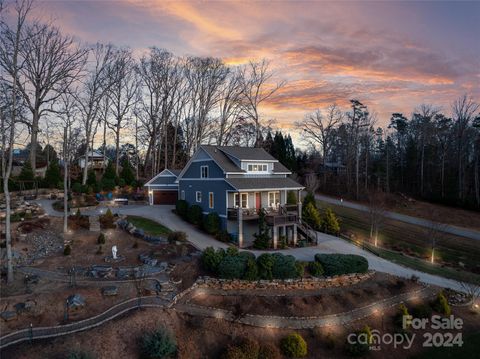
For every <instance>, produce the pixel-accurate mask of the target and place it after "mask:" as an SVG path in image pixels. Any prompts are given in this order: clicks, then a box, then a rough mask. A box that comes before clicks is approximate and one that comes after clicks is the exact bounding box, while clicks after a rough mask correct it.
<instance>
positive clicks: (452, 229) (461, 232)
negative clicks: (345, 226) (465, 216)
mask: <svg viewBox="0 0 480 359" xmlns="http://www.w3.org/2000/svg"><path fill="white" fill-rule="evenodd" d="M315 198H316V199H318V200H320V201H324V202H327V203H331V204H334V205H336V206H343V207H347V208H352V209H356V210H359V211H363V212H368V211H369V209H368V207H367V206H365V205H363V204H359V203H354V202H349V201H345V200H339V199H336V198H332V197H328V196H323V195H321V194H316V195H315ZM385 217H387V218H390V219H394V220H397V221H401V222H405V223H410V224H415V225H417V226H421V227H427V228H428V227H431V226H432V222H431V221H429V220H427V219H423V218H418V217H412V216H407V215H405V214H400V213H397V212H390V211H386V212H385ZM439 228H441V229H442V231H443V232H445V233H449V234H454V235H456V236H461V237H466V238H470V239H476V240H479V241H480V232H479V231H476V230H473V229H467V228H462V227H457V226H452V225H450V224H442V226H441V227H439Z"/></svg>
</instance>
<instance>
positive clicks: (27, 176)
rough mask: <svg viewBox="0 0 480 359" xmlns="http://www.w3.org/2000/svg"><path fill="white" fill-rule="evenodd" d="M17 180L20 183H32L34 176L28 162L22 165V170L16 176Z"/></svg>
mask: <svg viewBox="0 0 480 359" xmlns="http://www.w3.org/2000/svg"><path fill="white" fill-rule="evenodd" d="M18 179H19V180H22V181H33V180H34V179H35V174H34V173H33V169H32V165H31V164H30V161H26V162H25V163H24V164H23V167H22V170H21V171H20V174H19V175H18ZM26 185H27V186H30V184H29V183H26Z"/></svg>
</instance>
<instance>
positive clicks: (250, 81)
mask: <svg viewBox="0 0 480 359" xmlns="http://www.w3.org/2000/svg"><path fill="white" fill-rule="evenodd" d="M269 66H270V63H269V62H268V61H267V60H266V59H263V60H262V61H260V62H253V61H251V62H250V63H249V64H248V66H247V68H246V69H245V74H243V76H242V77H241V78H242V80H243V95H244V107H243V110H244V112H245V114H246V117H247V118H248V119H250V120H251V121H253V123H254V124H255V138H256V142H258V141H259V139H260V127H261V123H260V112H259V111H260V105H261V104H262V103H264V102H265V101H267V100H268V99H269V98H270V97H272V96H273V94H275V92H277V91H278V90H279V89H280V88H282V87H283V86H284V85H285V82H284V81H281V82H278V83H275V84H270V83H269V81H270V80H271V79H272V77H273V75H274V73H273V72H272V71H271V70H270V69H269ZM259 145H260V144H259V143H257V144H256V146H259Z"/></svg>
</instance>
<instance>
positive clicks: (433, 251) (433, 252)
mask: <svg viewBox="0 0 480 359" xmlns="http://www.w3.org/2000/svg"><path fill="white" fill-rule="evenodd" d="M431 262H432V264H433V263H434V262H435V248H432V259H431Z"/></svg>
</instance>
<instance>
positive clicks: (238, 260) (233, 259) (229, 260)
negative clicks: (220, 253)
mask: <svg viewBox="0 0 480 359" xmlns="http://www.w3.org/2000/svg"><path fill="white" fill-rule="evenodd" d="M246 267H247V259H245V258H244V257H242V256H239V255H236V256H229V255H226V256H225V257H224V258H223V259H222V261H221V262H220V264H219V265H218V276H219V277H220V278H225V279H238V278H243V276H244V274H245V271H246Z"/></svg>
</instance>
